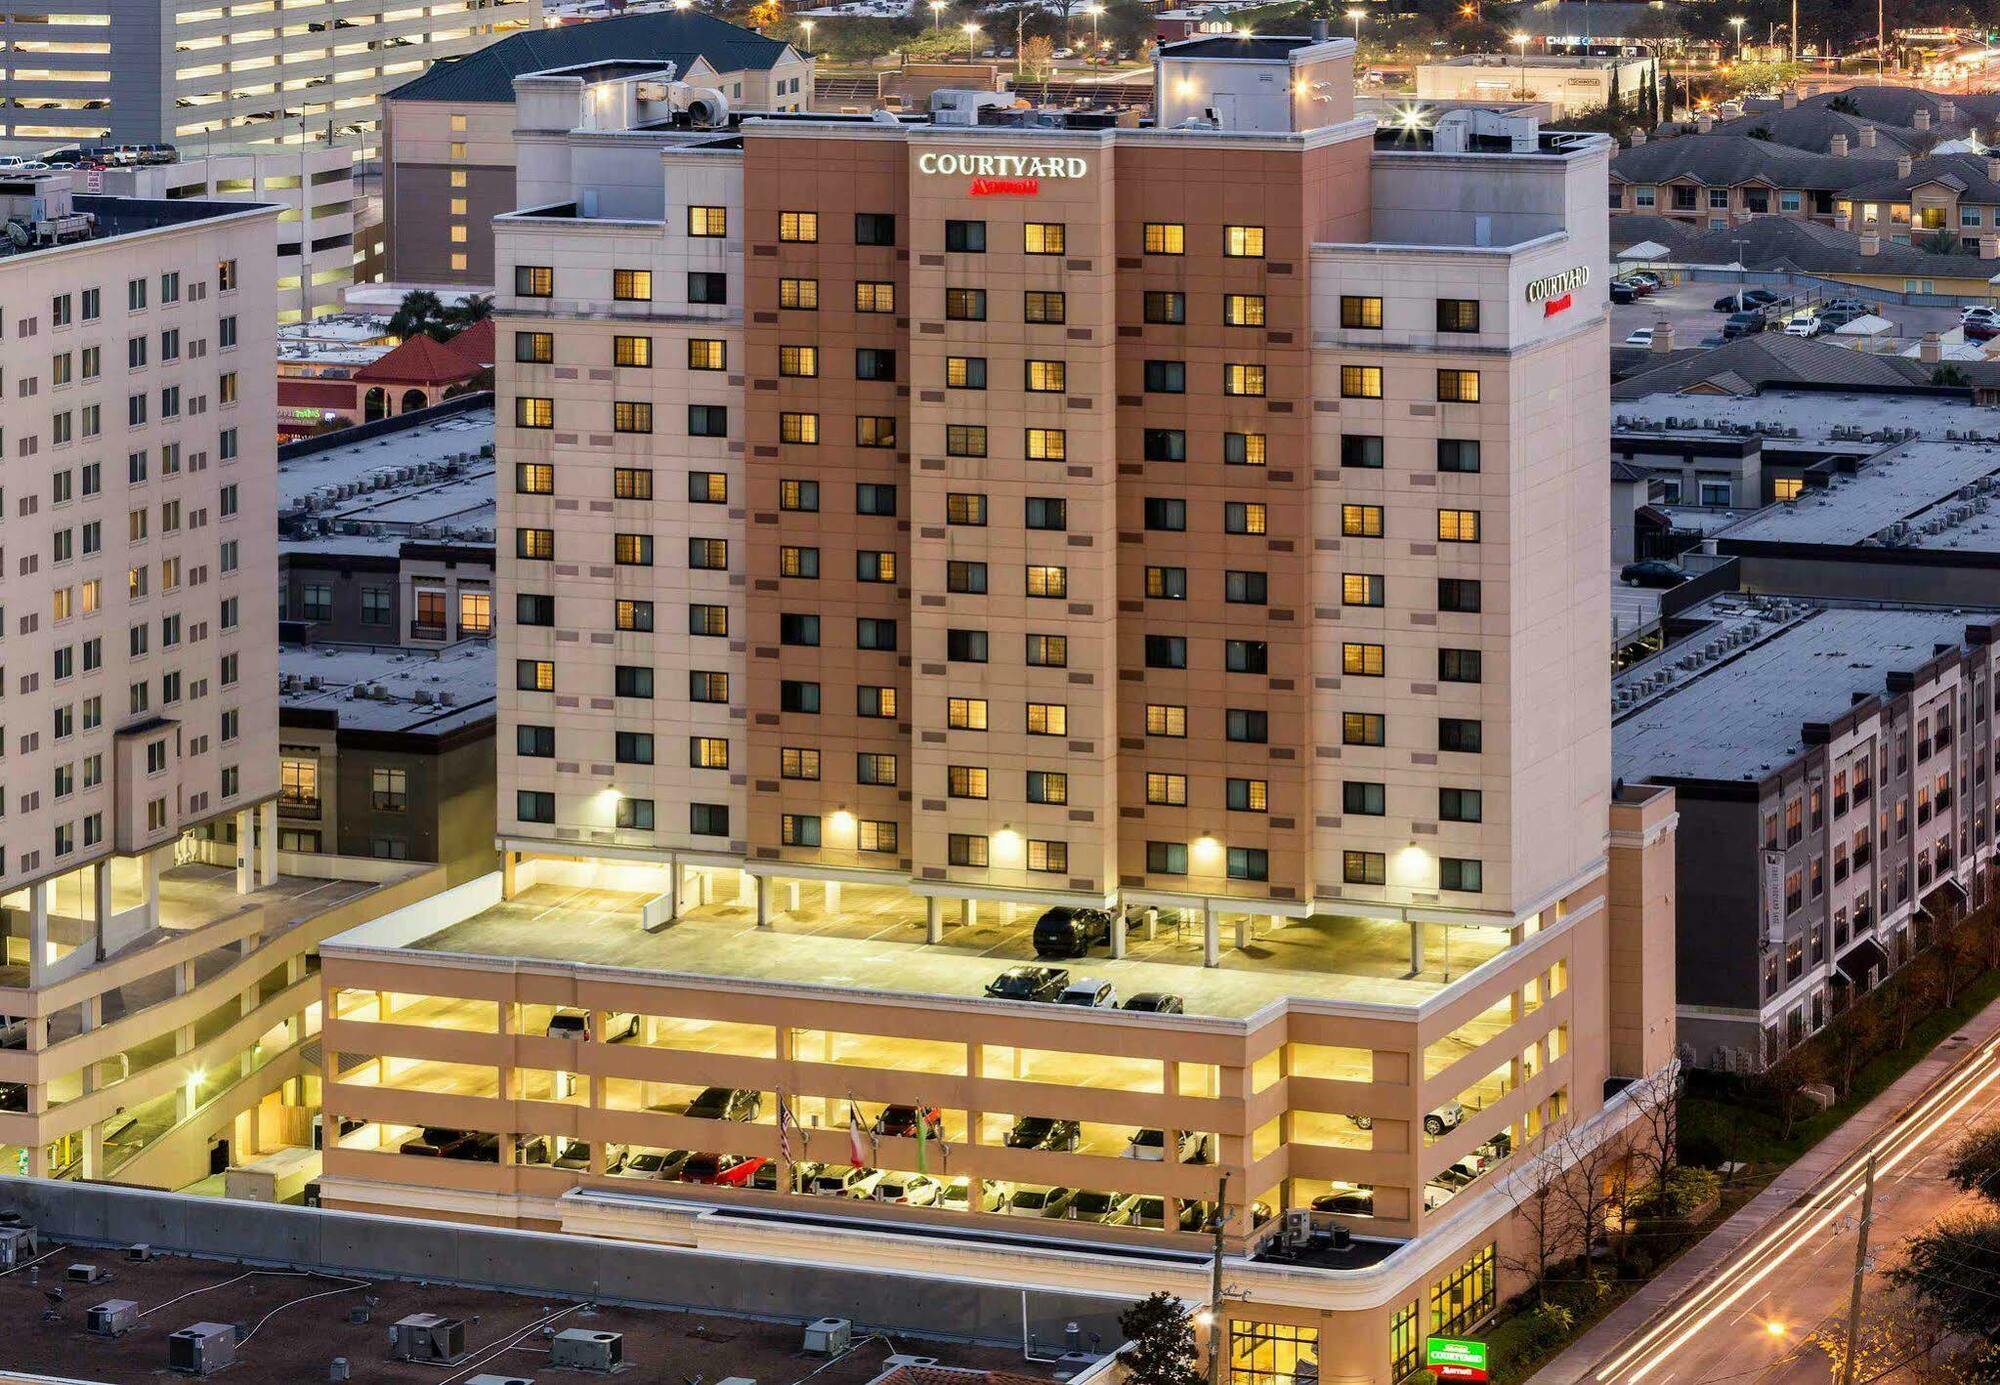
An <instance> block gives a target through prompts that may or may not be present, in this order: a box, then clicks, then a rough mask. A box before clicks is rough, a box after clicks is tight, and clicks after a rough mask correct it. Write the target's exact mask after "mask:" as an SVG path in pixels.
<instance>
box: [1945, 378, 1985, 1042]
mask: <svg viewBox="0 0 2000 1385" xmlns="http://www.w3.org/2000/svg"><path fill="white" fill-rule="evenodd" d="M1954 368H1956V367H1954ZM1942 370H1943V367H1942V366H1940V367H1939V370H1938V372H1933V374H1934V375H1935V374H1937V373H1941V372H1942ZM1964 373H1965V372H1963V371H1960V372H1959V374H1960V375H1963V374H1964ZM1980 931H1981V930H1980V929H1979V927H1978V925H1977V924H1976V923H1975V922H1974V921H1973V920H1972V919H1969V918H1963V917H1961V918H1955V919H1951V920H1950V921H1948V922H1947V923H1946V924H1945V925H1944V927H1943V929H1942V931H1941V932H1940V934H1939V937H1938V940H1937V944H1936V947H1937V954H1938V963H1939V968H1940V978H1941V980H1942V983H1943V989H1944V1008H1945V1009H1947V1010H1949V1009H1951V1007H1952V1006H1954V1005H1956V1004H1957V1003H1958V989H1959V987H1960V986H1961V985H1962V984H1964V983H1965V982H1967V981H1970V980H1971V979H1972V978H1973V977H1974V976H1976V975H1977V974H1978V973H1979V970H1980V965H1979V964H1980V960H1981V958H1982V957H1983V956H1984V954H1985V940H1984V939H1983V938H1982V937H1981V936H1980Z"/></svg>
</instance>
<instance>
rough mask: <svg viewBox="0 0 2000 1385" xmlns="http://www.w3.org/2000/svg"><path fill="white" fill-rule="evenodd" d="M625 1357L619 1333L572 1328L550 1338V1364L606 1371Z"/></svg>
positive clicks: (615, 1367) (612, 1369)
mask: <svg viewBox="0 0 2000 1385" xmlns="http://www.w3.org/2000/svg"><path fill="white" fill-rule="evenodd" d="M624 1359H625V1337H624V1334H623V1333H619V1332H594V1331H592V1330H591V1329H590V1328H587V1327H571V1328H567V1329H565V1330H563V1331H561V1332H558V1333H556V1335H555V1336H554V1337H553V1338H551V1339H550V1341H549V1364H550V1365H552V1366H568V1367H570V1368H571V1369H572V1370H579V1371H603V1372H605V1373H607V1374H608V1373H609V1372H611V1371H614V1370H616V1369H617V1368H618V1364H619V1362H621V1361H623V1360H624Z"/></svg>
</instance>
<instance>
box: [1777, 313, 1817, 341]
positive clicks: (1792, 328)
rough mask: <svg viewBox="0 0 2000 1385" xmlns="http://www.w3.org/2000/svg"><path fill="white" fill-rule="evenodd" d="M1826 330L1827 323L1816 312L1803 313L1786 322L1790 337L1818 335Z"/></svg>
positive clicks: (1786, 330)
mask: <svg viewBox="0 0 2000 1385" xmlns="http://www.w3.org/2000/svg"><path fill="white" fill-rule="evenodd" d="M1825 330H1826V324H1825V323H1823V322H1821V321H1820V320H1819V317H1818V315H1817V314H1815V313H1801V314H1799V316H1797V317H1795V318H1793V319H1792V320H1791V321H1790V322H1787V323H1786V324H1785V335H1786V336H1788V337H1816V336H1818V335H1819V334H1820V333H1821V332H1824V331H1825Z"/></svg>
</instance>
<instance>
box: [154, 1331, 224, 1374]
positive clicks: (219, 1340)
mask: <svg viewBox="0 0 2000 1385" xmlns="http://www.w3.org/2000/svg"><path fill="white" fill-rule="evenodd" d="M235 1361H236V1329H235V1327H233V1326H231V1325H230V1324H229V1323H226V1322H198V1323H195V1324H194V1325H193V1326H191V1327H183V1328H182V1329H181V1330H180V1331H178V1332H175V1333H172V1334H170V1335H169V1336H168V1337H167V1369H168V1370H172V1371H178V1372H180V1373H181V1374H182V1375H212V1374H214V1373H215V1372H216V1371H219V1370H221V1369H222V1368H223V1367H224V1366H228V1365H233V1364H235Z"/></svg>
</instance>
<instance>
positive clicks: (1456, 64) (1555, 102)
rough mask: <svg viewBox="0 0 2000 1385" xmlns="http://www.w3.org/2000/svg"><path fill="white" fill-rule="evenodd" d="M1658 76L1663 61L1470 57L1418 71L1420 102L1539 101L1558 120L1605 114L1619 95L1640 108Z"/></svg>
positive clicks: (1420, 67)
mask: <svg viewBox="0 0 2000 1385" xmlns="http://www.w3.org/2000/svg"><path fill="white" fill-rule="evenodd" d="M1657 77H1658V61H1657V60H1656V59H1654V58H1650V57H1624V58H1596V57H1581V58H1565V57H1554V56H1550V55H1547V54H1537V55H1536V56H1535V57H1533V58H1528V57H1526V55H1525V54H1510V53H1468V54H1465V55H1463V56H1460V57H1455V58H1446V59H1444V60H1443V61H1441V62H1426V63H1418V64H1417V67H1416V78H1417V99H1418V100H1419V101H1490V102H1516V101H1536V102H1540V103H1542V104H1544V105H1546V106H1547V107H1548V108H1549V114H1550V115H1552V116H1553V117H1555V118H1556V119H1557V120H1561V119H1563V118H1564V117H1565V116H1572V115H1581V114H1582V113H1584V112H1585V111H1594V110H1601V109H1603V108H1604V107H1605V106H1606V105H1608V104H1609V103H1610V102H1611V100H1612V97H1613V94H1614V93H1615V94H1616V97H1617V99H1618V100H1619V101H1620V102H1621V103H1623V104H1624V105H1625V107H1626V108H1627V109H1635V108H1636V107H1637V106H1638V104H1639V100H1640V97H1641V96H1642V94H1643V93H1644V91H1645V87H1646V82H1647V80H1648V79H1649V78H1657Z"/></svg>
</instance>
